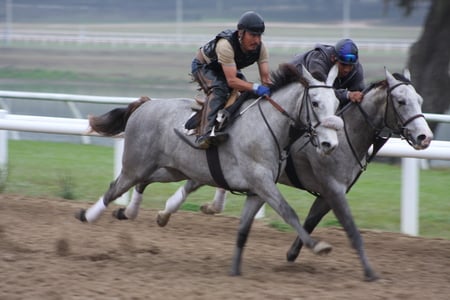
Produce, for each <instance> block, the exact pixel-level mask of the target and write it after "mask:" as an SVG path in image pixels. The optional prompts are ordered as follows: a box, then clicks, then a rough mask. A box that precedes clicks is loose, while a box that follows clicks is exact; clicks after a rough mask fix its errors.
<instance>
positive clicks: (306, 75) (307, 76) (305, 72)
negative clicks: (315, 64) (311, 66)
mask: <svg viewBox="0 0 450 300" xmlns="http://www.w3.org/2000/svg"><path fill="white" fill-rule="evenodd" d="M302 75H303V78H305V79H306V81H308V83H309V84H310V85H314V84H316V82H317V80H316V79H315V78H314V77H313V76H312V75H311V73H309V71H308V70H307V69H306V68H305V66H304V65H302Z"/></svg>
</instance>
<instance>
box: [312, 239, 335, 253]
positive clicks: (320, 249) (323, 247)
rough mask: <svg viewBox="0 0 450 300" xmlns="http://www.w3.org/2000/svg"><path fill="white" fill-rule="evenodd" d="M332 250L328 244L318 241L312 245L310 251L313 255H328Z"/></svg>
mask: <svg viewBox="0 0 450 300" xmlns="http://www.w3.org/2000/svg"><path fill="white" fill-rule="evenodd" d="M332 249H333V247H332V246H331V245H330V244H328V243H327V242H324V241H319V242H317V244H316V245H314V247H313V249H312V250H313V252H314V254H318V255H326V254H328V253H330V252H331V250H332Z"/></svg>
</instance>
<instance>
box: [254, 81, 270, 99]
mask: <svg viewBox="0 0 450 300" xmlns="http://www.w3.org/2000/svg"><path fill="white" fill-rule="evenodd" d="M253 92H254V93H255V94H256V95H258V96H260V97H261V96H264V95H267V96H270V89H269V88H268V87H267V86H265V85H262V84H258V83H254V84H253Z"/></svg>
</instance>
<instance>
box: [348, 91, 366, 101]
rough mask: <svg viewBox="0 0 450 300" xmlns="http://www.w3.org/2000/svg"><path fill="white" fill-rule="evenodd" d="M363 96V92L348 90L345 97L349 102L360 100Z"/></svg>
mask: <svg viewBox="0 0 450 300" xmlns="http://www.w3.org/2000/svg"><path fill="white" fill-rule="evenodd" d="M363 96H364V94H363V93H362V92H359V91H355V92H348V94H347V98H348V100H350V101H351V102H361V100H362V99H363Z"/></svg>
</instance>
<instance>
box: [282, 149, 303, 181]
mask: <svg viewBox="0 0 450 300" xmlns="http://www.w3.org/2000/svg"><path fill="white" fill-rule="evenodd" d="M284 171H285V172H286V175H287V177H288V178H289V181H290V182H291V183H292V184H293V185H294V186H295V187H296V188H299V189H301V190H304V189H305V187H304V186H303V184H302V183H301V182H300V179H299V178H298V176H297V172H296V171H295V166H294V161H293V160H292V155H288V157H287V160H286V167H285V168H284Z"/></svg>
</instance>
